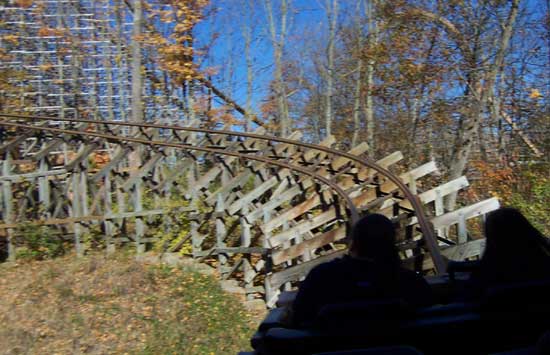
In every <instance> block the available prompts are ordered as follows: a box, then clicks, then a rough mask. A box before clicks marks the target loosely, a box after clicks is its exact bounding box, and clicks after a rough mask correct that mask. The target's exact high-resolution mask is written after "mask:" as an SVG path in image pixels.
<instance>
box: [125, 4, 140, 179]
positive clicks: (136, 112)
mask: <svg viewBox="0 0 550 355" xmlns="http://www.w3.org/2000/svg"><path fill="white" fill-rule="evenodd" d="M142 22H143V11H142V7H141V0H134V23H133V31H132V44H131V48H132V110H131V111H132V117H131V120H132V122H137V123H139V122H143V101H142V78H141V44H140V39H139V37H140V35H141V26H142ZM128 160H129V164H130V168H132V169H138V168H139V166H140V165H141V157H140V152H139V149H137V150H134V151H132V153H130V154H129V156H128Z"/></svg>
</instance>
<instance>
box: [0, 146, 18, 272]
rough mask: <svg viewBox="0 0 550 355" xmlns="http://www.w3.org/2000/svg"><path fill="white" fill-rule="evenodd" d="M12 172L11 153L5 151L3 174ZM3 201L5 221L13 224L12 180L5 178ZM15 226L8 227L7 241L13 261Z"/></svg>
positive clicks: (9, 256) (10, 258)
mask: <svg viewBox="0 0 550 355" xmlns="http://www.w3.org/2000/svg"><path fill="white" fill-rule="evenodd" d="M10 174H11V154H10V153H9V151H8V152H6V153H5V158H4V160H3V161H2V175H4V176H6V175H10ZM2 199H3V201H2V203H3V207H4V208H3V210H4V212H3V213H2V215H3V217H4V223H5V224H11V223H13V221H14V213H13V212H14V211H13V196H12V186H11V181H10V180H4V181H2ZM13 228H14V227H11V228H7V231H6V236H7V238H6V239H7V243H8V260H10V261H13V260H15V245H14V243H13Z"/></svg>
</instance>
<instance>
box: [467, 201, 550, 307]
mask: <svg viewBox="0 0 550 355" xmlns="http://www.w3.org/2000/svg"><path fill="white" fill-rule="evenodd" d="M485 238H486V246H485V251H484V253H483V256H482V258H481V261H480V263H479V267H478V268H477V270H474V271H473V272H472V275H471V277H470V280H469V282H468V287H467V288H466V290H467V294H468V298H477V297H480V296H481V295H482V294H483V292H484V291H485V290H486V289H487V288H489V287H492V286H498V285H503V284H508V283H516V282H527V281H534V280H541V279H549V278H550V245H549V242H548V238H546V237H544V236H543V235H542V233H540V232H539V231H538V230H537V229H536V228H535V227H534V226H533V225H532V224H531V223H529V221H528V220H527V218H525V217H524V216H523V215H522V214H521V212H519V211H518V210H517V209H515V208H509V207H508V208H500V209H498V210H495V211H493V212H491V213H489V214H488V215H487V218H486V220H485Z"/></svg>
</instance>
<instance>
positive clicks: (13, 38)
mask: <svg viewBox="0 0 550 355" xmlns="http://www.w3.org/2000/svg"><path fill="white" fill-rule="evenodd" d="M2 41H4V42H6V43H9V44H13V45H17V44H18V43H19V36H17V35H4V36H2Z"/></svg>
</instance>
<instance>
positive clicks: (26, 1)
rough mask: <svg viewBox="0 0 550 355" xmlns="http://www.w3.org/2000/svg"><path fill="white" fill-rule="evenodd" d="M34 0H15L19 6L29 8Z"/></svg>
mask: <svg viewBox="0 0 550 355" xmlns="http://www.w3.org/2000/svg"><path fill="white" fill-rule="evenodd" d="M33 3H34V1H33V0H15V5H16V6H18V7H23V8H25V9H26V8H29V7H31V6H32V5H33Z"/></svg>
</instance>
